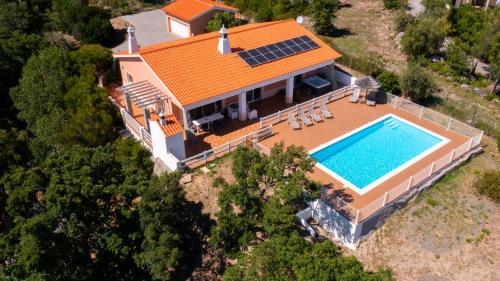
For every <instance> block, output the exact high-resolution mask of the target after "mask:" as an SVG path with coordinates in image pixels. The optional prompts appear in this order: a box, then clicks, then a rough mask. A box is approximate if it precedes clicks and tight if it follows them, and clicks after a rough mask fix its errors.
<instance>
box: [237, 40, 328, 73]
mask: <svg viewBox="0 0 500 281" xmlns="http://www.w3.org/2000/svg"><path fill="white" fill-rule="evenodd" d="M316 48H319V45H318V44H317V43H316V42H314V41H313V40H312V39H311V38H309V37H308V36H306V35H304V36H300V37H295V38H291V39H287V40H284V41H281V42H276V43H274V44H269V45H265V46H261V47H258V48H255V49H251V50H247V51H241V52H238V55H239V56H240V57H241V58H242V59H243V60H244V61H245V62H246V63H247V64H248V65H250V66H251V67H255V66H258V65H261V64H264V63H267V62H270V61H275V60H278V59H281V58H284V57H288V56H293V55H295V54H300V53H303V52H306V51H309V50H312V49H316Z"/></svg>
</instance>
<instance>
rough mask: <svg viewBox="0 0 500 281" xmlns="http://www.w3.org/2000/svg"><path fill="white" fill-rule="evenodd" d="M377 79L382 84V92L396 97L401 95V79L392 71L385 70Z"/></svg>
mask: <svg viewBox="0 0 500 281" xmlns="http://www.w3.org/2000/svg"><path fill="white" fill-rule="evenodd" d="M377 79H378V80H379V81H380V83H382V87H381V90H382V91H384V92H390V93H393V94H395V95H398V96H399V95H400V94H401V88H399V77H398V76H397V75H396V74H395V73H394V72H391V71H388V70H383V71H382V72H381V73H380V74H379V75H378V76H377Z"/></svg>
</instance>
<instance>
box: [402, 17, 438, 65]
mask: <svg viewBox="0 0 500 281" xmlns="http://www.w3.org/2000/svg"><path fill="white" fill-rule="evenodd" d="M447 30H448V25H447V23H446V21H445V20H443V19H438V20H436V19H435V18H423V19H421V20H418V21H415V22H414V23H412V24H410V25H409V26H408V27H407V28H406V32H405V34H404V35H403V38H402V39H401V44H402V46H403V50H404V51H405V53H406V54H407V55H408V56H409V57H410V58H411V59H419V58H430V57H431V56H434V55H439V54H440V48H441V46H442V44H443V41H444V38H445V36H446V34H447Z"/></svg>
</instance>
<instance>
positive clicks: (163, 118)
mask: <svg viewBox="0 0 500 281" xmlns="http://www.w3.org/2000/svg"><path fill="white" fill-rule="evenodd" d="M158 115H159V116H160V125H167V119H166V118H165V113H164V112H163V111H162V112H160V113H158Z"/></svg>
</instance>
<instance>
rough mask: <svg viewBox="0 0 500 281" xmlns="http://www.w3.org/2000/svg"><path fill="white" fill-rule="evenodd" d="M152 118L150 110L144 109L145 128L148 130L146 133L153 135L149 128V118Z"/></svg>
mask: <svg viewBox="0 0 500 281" xmlns="http://www.w3.org/2000/svg"><path fill="white" fill-rule="evenodd" d="M150 117H151V114H150V113H149V108H147V107H145V108H144V127H145V128H146V131H148V133H150V134H151V127H150V126H149V118H150Z"/></svg>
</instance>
